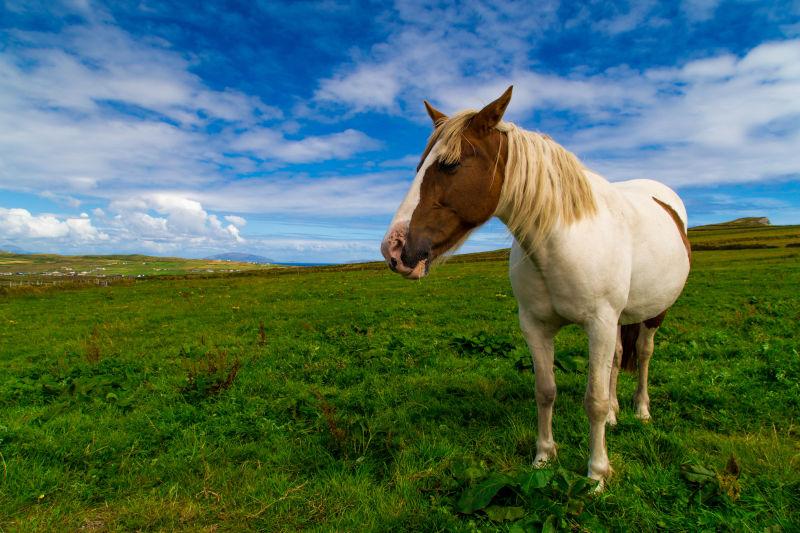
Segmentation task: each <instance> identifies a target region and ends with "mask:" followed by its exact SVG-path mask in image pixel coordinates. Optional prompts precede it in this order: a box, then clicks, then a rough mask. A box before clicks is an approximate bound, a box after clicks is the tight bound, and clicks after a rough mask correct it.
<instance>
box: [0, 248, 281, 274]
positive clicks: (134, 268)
mask: <svg viewBox="0 0 800 533" xmlns="http://www.w3.org/2000/svg"><path fill="white" fill-rule="evenodd" d="M265 268H270V265H262V264H255V263H239V262H233V261H214V260H209V259H182V258H180V257H152V256H148V255H79V256H68V255H54V254H13V253H6V252H2V251H0V276H2V277H0V281H2V280H3V279H4V278H6V277H8V279H12V278H13V279H15V280H18V279H20V278H22V279H24V278H27V277H32V276H35V277H36V278H37V279H47V278H49V279H52V280H56V279H63V278H65V277H74V276H86V277H92V278H97V277H106V276H153V275H156V276H159V275H184V274H196V273H224V272H243V271H250V270H263V269H265Z"/></svg>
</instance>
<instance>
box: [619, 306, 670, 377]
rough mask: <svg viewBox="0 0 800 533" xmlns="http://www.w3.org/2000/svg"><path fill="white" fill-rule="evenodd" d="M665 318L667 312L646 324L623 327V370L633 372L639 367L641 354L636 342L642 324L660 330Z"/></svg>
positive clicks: (620, 365) (645, 322) (661, 313)
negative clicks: (637, 349)
mask: <svg viewBox="0 0 800 533" xmlns="http://www.w3.org/2000/svg"><path fill="white" fill-rule="evenodd" d="M665 316H667V311H666V310H664V311H662V312H660V313H659V314H657V315H656V316H654V317H653V318H648V319H647V320H645V321H644V322H637V323H635V324H626V325H624V326H622V361H620V364H619V367H620V368H621V369H622V370H625V371H627V372H633V371H634V370H636V369H637V368H638V367H639V354H638V352H637V351H636V341H637V340H638V339H639V333H640V332H641V326H642V324H644V326H645V327H646V328H648V329H655V328H658V327H660V326H661V323H662V322H664V317H665Z"/></svg>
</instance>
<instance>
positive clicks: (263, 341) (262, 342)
mask: <svg viewBox="0 0 800 533" xmlns="http://www.w3.org/2000/svg"><path fill="white" fill-rule="evenodd" d="M258 345H259V346H266V345H267V331H266V330H265V329H264V321H263V320H260V321H259V322H258Z"/></svg>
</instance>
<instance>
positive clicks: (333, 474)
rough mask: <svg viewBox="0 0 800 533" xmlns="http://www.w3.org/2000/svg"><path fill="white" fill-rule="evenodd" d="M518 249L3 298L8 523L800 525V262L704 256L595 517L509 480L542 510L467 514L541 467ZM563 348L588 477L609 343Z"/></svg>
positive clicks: (562, 395)
mask: <svg viewBox="0 0 800 533" xmlns="http://www.w3.org/2000/svg"><path fill="white" fill-rule="evenodd" d="M503 256H504V253H502V252H501V253H497V254H494V255H493V256H492V255H488V256H477V257H472V258H463V257H462V258H457V259H455V260H453V261H452V262H450V263H448V264H446V265H444V266H442V267H440V268H438V269H436V270H435V271H434V272H432V275H431V276H430V277H429V278H426V279H424V280H423V281H422V282H420V283H412V282H407V281H404V280H402V279H400V278H399V277H398V276H396V275H393V274H391V273H390V272H389V271H388V270H386V269H383V268H381V269H377V268H372V267H348V268H345V269H316V270H313V269H312V270H308V271H292V272H290V273H285V272H261V273H256V274H250V275H238V276H225V277H217V278H210V279H201V278H187V279H158V278H155V279H151V280H147V281H142V282H139V283H136V284H120V285H113V284H112V285H110V286H107V287H91V288H83V289H58V290H56V289H48V290H38V289H36V288H32V289H30V290H20V291H15V292H7V293H6V294H5V295H3V294H0V361H1V362H2V371H0V453H2V455H1V456H0V470H2V471H1V472H0V527H1V528H3V529H5V530H9V531H11V530H13V531H17V530H20V531H53V530H79V529H85V530H90V531H101V530H112V531H115V530H119V531H123V530H124V531H127V530H139V529H141V530H164V529H166V530H171V529H186V530H192V531H197V530H208V531H213V530H221V531H240V530H248V529H250V530H262V531H280V530H283V531H295V530H298V529H311V530H337V531H356V530H358V531H388V530H408V531H435V530H456V531H467V530H475V529H482V530H494V529H499V530H505V529H507V528H509V527H516V526H515V524H516V525H517V526H519V525H520V524H526V523H527V524H528V525H530V526H531V527H533V526H535V527H536V528H537V530H538V528H539V527H540V526H541V522H544V521H545V520H547V519H548V513H554V516H555V515H558V516H559V517H560V516H562V515H563V516H564V521H563V522H561V521H556V522H555V525H556V526H557V527H567V528H570V527H572V528H579V527H580V526H578V525H577V524H578V523H580V524H583V525H584V526H583V527H587V528H591V529H593V530H595V529H598V528H599V527H600V526H599V525H601V526H604V527H606V528H608V529H610V530H637V529H638V530H642V531H651V530H654V529H656V528H661V529H668V530H683V531H697V530H710V531H718V530H731V531H763V530H764V529H765V528H767V527H778V528H782V529H783V530H785V531H791V530H796V529H797V527H798V524H800V435H799V433H800V426H798V419H797V415H798V412H800V385H798V383H800V356H798V340H797V339H798V333H800V327H799V326H798V324H799V323H800V322H799V321H800V301H798V298H797V287H798V286H800V249H797V248H778V249H765V250H732V251H707V252H703V251H701V252H697V253H695V255H694V258H695V262H694V268H693V272H692V274H691V277H690V280H689V284H688V286H687V288H686V291H685V293H684V295H683V296H682V297H681V299H680V300H679V301H678V303H677V304H676V305H675V306H674V307H673V309H672V310H671V311H670V313H669V314H668V316H667V320H666V321H665V323H664V326H663V327H662V329H661V331H660V333H659V335H658V336H657V345H656V352H655V356H654V359H653V362H652V364H651V373H650V375H651V390H650V396H651V411H652V414H653V417H654V419H653V422H652V423H650V424H647V425H644V424H641V423H640V422H638V421H637V420H636V419H635V418H634V416H633V411H632V409H631V405H630V398H631V396H632V394H633V390H634V380H633V377H632V376H630V375H627V374H626V375H623V376H622V377H621V379H620V386H619V391H620V394H619V395H620V399H621V401H622V403H623V412H622V414H621V417H620V423H619V425H618V427H616V428H615V429H613V430H611V431H609V433H608V437H607V439H608V447H609V452H610V457H611V461H612V465H613V467H614V469H615V475H614V476H613V477H612V479H611V481H610V483H609V486H608V489H607V491H606V492H605V493H604V494H602V495H600V496H597V497H592V498H583V499H580V501H579V504H580V505H583V506H584V510H583V511H582V512H581V513H577V512H574V513H572V514H570V512H569V509H568V502H567V499H568V498H569V496H568V495H567V489H566V488H565V489H563V491H562V490H561V489H558V488H557V487H555V485H553V487H552V488H548V489H546V490H544V492H542V491H540V492H537V493H536V496H535V498H532V497H531V498H528V497H527V496H526V498H523V499H522V501H521V503H520V496H515V495H514V494H511V493H510V492H509V491H510V489H509V488H508V487H506V488H504V489H502V491H501V493H499V494H498V496H497V497H496V498H495V500H494V501H495V503H497V502H500V503H503V502H506V503H508V502H509V501H512V500H514V499H515V498H516V502H517V503H516V505H517V506H519V507H522V511H519V512H522V513H523V517H522V518H519V517H518V516H516V515H515V516H514V518H515V519H518V521H517V522H512V521H509V522H493V521H491V520H490V519H489V517H488V516H487V515H486V514H485V512H484V511H482V510H478V511H476V512H474V513H472V514H461V513H459V509H461V510H464V509H465V507H464V506H465V505H466V504H465V502H466V501H467V500H469V501H470V502H472V501H474V500H470V498H472V497H473V496H474V491H475V490H476V489H478V488H480V487H481V483H487V482H488V481H492V480H496V479H512V478H513V479H522V478H525V477H526V476H531V475H533V474H532V471H531V467H530V465H531V463H532V460H533V457H534V455H535V440H536V427H535V426H536V423H535V420H536V418H535V401H534V388H533V382H534V379H533V375H532V374H531V372H530V369H528V368H524V365H522V364H520V361H524V360H525V359H526V357H527V355H526V350H525V348H524V341H523V339H522V336H521V334H520V332H519V329H518V326H517V320H516V301H515V299H514V297H513V295H512V294H511V288H510V285H509V282H508V277H507V264H506V263H505V261H504V260H503ZM481 259H483V260H481ZM487 348H489V349H487ZM556 349H557V355H556V356H557V359H558V360H559V361H560V362H561V365H560V366H561V368H562V369H560V370H558V371H557V381H558V385H559V395H558V399H557V401H556V408H555V419H554V431H555V436H556V440H557V442H558V444H559V458H558V462H557V464H556V465H554V468H559V469H561V470H560V473H559V475H565V476H572V475H573V474H574V475H575V476H577V475H582V474H585V469H586V461H587V459H588V449H587V446H588V443H587V436H588V423H587V421H586V417H585V415H584V412H583V407H582V401H583V391H584V388H585V381H586V376H585V374H584V367H583V365H581V364H580V362H581V361H582V360H583V359H582V358H583V357H585V353H586V338H585V335H584V334H583V333H582V332H581V331H580V330H579V329H577V328H574V327H570V328H567V329H565V330H564V331H563V332H562V333H561V334H560V335H559V337H558V339H557V348H556ZM563 369H567V370H563ZM731 456H734V457H735V458H736V460H737V462H738V464H739V466H740V467H741V475H740V478H739V480H738V482H739V484H740V487H741V495H740V497H739V498H738V499H737V500H735V501H734V500H732V499H731V498H729V497H727V496H719V497H717V498H713V499H710V500H706V501H705V502H701V501H698V499H697V498H695V497H693V492H694V489H695V486H693V485H692V484H690V483H689V482H687V481H686V480H685V479H684V477H682V475H681V464H683V463H696V464H700V465H707V466H708V467H711V468H712V469H714V470H716V471H718V472H722V470H723V468H724V467H725V464H726V463H727V461H728V460H729V458H730V457H731ZM487 476H488V477H487ZM498 476H501V477H498ZM502 476H505V477H502ZM570 479H577V478H575V477H574V476H573V477H571V478H570ZM481 480H484V481H481ZM569 490H571V489H569ZM470 491H473V492H470ZM503 491H505V492H503ZM560 491H561V492H560ZM537 498H538V499H537ZM543 498H545V500H543ZM547 498H550V500H546V499H547ZM543 502H544V503H543ZM548 502H549V503H548ZM537 506H538V507H537ZM542 509H545V510H544V511H542ZM542 513H544V514H542ZM559 513H560V514H559ZM493 516H495V518H498V517H497V516H496V515H493ZM598 524H599V525H598Z"/></svg>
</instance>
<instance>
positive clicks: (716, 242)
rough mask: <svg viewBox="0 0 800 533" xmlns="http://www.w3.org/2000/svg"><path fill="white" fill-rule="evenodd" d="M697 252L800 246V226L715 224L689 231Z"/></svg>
mask: <svg viewBox="0 0 800 533" xmlns="http://www.w3.org/2000/svg"><path fill="white" fill-rule="evenodd" d="M689 238H690V239H691V241H692V246H693V248H694V249H695V250H714V249H726V248H727V249H734V250H735V249H743V248H781V247H786V246H788V247H790V248H792V247H798V246H800V226H746V225H743V226H739V227H737V226H726V225H725V224H714V225H710V226H701V227H698V228H692V229H690V230H689Z"/></svg>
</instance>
